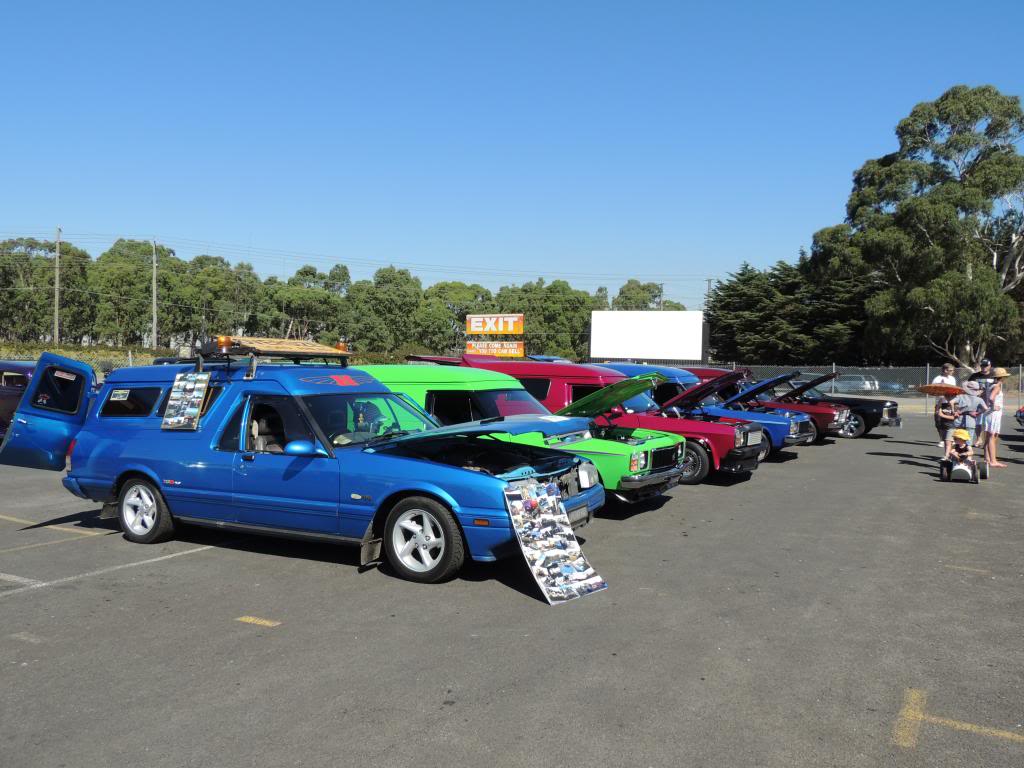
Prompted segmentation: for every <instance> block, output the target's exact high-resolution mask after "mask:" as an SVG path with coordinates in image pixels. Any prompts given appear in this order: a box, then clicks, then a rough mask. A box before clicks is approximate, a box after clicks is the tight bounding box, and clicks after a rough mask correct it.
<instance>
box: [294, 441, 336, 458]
mask: <svg viewBox="0 0 1024 768" xmlns="http://www.w3.org/2000/svg"><path fill="white" fill-rule="evenodd" d="M284 452H285V453H286V454H287V455H289V456H326V455H327V451H325V450H324V449H323V448H318V447H316V446H315V445H313V443H311V442H310V441H309V440H292V441H291V442H290V443H288V445H286V446H285V447H284Z"/></svg>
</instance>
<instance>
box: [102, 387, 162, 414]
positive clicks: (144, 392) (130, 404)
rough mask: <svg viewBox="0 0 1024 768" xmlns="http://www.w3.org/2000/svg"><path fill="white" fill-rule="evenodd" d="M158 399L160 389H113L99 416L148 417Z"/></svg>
mask: <svg viewBox="0 0 1024 768" xmlns="http://www.w3.org/2000/svg"><path fill="white" fill-rule="evenodd" d="M159 397H160V387H124V388H122V387H115V388H114V389H112V390H110V394H109V395H107V402H105V403H104V404H103V408H102V409H101V410H100V416H148V415H149V412H150V411H152V410H153V406H154V405H156V401H157V400H158V399H159Z"/></svg>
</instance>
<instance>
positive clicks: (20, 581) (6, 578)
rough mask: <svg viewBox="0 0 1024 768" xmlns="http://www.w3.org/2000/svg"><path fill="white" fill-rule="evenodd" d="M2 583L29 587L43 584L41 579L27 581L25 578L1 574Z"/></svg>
mask: <svg viewBox="0 0 1024 768" xmlns="http://www.w3.org/2000/svg"><path fill="white" fill-rule="evenodd" d="M0 581H13V582H14V583H15V584H25V585H28V586H35V585H36V584H42V583H43V582H41V581H39V579H26V578H25V577H24V576H15V575H14V574H13V573H0Z"/></svg>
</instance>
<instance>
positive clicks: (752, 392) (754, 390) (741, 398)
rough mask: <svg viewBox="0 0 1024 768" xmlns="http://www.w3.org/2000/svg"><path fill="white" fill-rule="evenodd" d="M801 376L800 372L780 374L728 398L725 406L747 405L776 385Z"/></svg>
mask: <svg viewBox="0 0 1024 768" xmlns="http://www.w3.org/2000/svg"><path fill="white" fill-rule="evenodd" d="M799 375H800V371H790V372H789V373H780V374H779V375H778V376H772V377H771V378H770V379H763V380H761V381H759V382H757V384H754V385H753V386H750V387H747V388H746V389H741V390H740V391H739V392H737V393H736V394H735V395H733V396H732V397H730V398H727V399H726V400H725V401H724V405H731V404H732V403H745V402H747V401H748V400H754V399H756V398H757V396H758V395H759V394H761V393H762V392H767V391H768V390H769V389H771V388H772V387H774V386H775V385H776V384H781V383H782V382H784V381H790V380H791V379H795V378H796V377H797V376H799Z"/></svg>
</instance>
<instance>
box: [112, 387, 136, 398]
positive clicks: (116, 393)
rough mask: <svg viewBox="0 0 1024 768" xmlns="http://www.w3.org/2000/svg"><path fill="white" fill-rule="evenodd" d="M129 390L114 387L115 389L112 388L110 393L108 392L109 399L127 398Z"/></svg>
mask: <svg viewBox="0 0 1024 768" xmlns="http://www.w3.org/2000/svg"><path fill="white" fill-rule="evenodd" d="M130 391H131V390H129V389H115V390H112V391H111V393H110V399H111V400H127V399H128V393H129V392H130Z"/></svg>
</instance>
